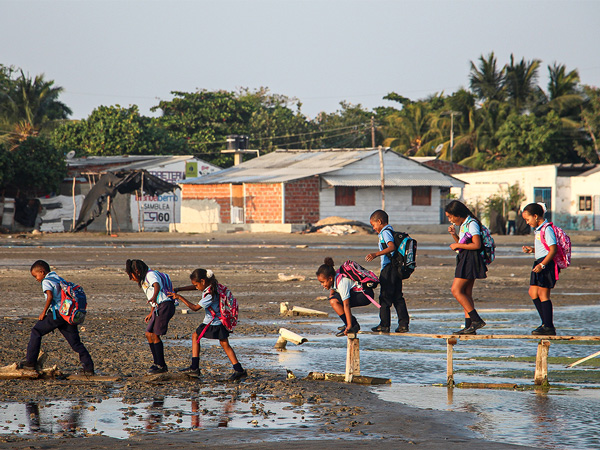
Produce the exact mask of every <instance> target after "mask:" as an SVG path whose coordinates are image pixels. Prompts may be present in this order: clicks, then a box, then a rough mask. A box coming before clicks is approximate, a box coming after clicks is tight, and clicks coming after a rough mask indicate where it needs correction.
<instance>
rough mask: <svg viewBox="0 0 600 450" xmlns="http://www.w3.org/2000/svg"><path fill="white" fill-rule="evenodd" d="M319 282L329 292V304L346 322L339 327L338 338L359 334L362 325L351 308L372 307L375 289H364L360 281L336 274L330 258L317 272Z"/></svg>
mask: <svg viewBox="0 0 600 450" xmlns="http://www.w3.org/2000/svg"><path fill="white" fill-rule="evenodd" d="M317 280H319V283H321V286H323V289H327V290H328V291H329V303H330V304H331V307H332V308H333V310H334V311H335V313H336V314H337V315H338V316H340V319H342V322H344V325H342V326H341V327H339V332H338V333H336V336H338V337H340V336H344V335H347V334H348V333H358V331H359V330H360V325H359V324H358V321H357V320H356V317H354V316H353V315H352V311H351V308H354V307H356V306H367V305H370V304H371V302H372V301H373V300H372V299H373V296H374V295H373V289H372V288H370V287H363V286H361V285H360V283H359V282H358V281H353V280H351V279H350V278H348V277H347V276H344V275H342V274H341V273H338V272H336V270H335V268H334V266H333V259H332V258H330V257H327V258H325V261H324V264H322V265H321V266H320V267H319V269H318V270H317ZM369 298H371V300H370V299H369Z"/></svg>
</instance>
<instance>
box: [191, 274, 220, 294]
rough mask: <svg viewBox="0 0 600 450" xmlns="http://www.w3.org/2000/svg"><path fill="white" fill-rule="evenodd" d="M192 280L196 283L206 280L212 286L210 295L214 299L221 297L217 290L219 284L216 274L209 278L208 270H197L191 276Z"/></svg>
mask: <svg viewBox="0 0 600 450" xmlns="http://www.w3.org/2000/svg"><path fill="white" fill-rule="evenodd" d="M190 280H192V281H195V282H200V280H206V281H207V282H208V284H209V285H210V294H211V295H212V296H213V299H215V298H218V297H219V291H218V289H217V286H218V284H219V282H218V281H217V278H216V277H215V274H214V273H213V274H212V275H211V276H210V277H209V276H208V271H207V270H206V269H196V270H194V271H193V272H192V273H191V274H190Z"/></svg>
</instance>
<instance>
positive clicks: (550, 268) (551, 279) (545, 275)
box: [529, 258, 560, 289]
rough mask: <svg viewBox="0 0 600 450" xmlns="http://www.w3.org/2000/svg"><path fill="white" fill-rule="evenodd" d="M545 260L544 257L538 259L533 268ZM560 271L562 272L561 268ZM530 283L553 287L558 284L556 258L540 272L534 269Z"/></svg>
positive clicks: (531, 284)
mask: <svg viewBox="0 0 600 450" xmlns="http://www.w3.org/2000/svg"><path fill="white" fill-rule="evenodd" d="M543 260H544V258H540V259H536V260H535V261H534V263H533V266H531V268H532V269H533V268H534V267H535V266H537V265H538V264H539V263H541V262H542V261H543ZM558 271H559V272H560V268H559V269H558ZM529 285H530V286H539V287H543V288H548V289H552V288H553V287H554V286H555V285H556V268H555V267H554V260H552V261H550V262H549V263H548V265H547V266H546V268H545V269H542V271H541V272H540V273H535V272H534V271H533V270H532V271H531V277H530V278H529Z"/></svg>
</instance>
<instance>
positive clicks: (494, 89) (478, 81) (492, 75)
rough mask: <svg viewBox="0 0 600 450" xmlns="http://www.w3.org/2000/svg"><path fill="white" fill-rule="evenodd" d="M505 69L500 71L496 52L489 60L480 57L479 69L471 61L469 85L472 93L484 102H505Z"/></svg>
mask: <svg viewBox="0 0 600 450" xmlns="http://www.w3.org/2000/svg"><path fill="white" fill-rule="evenodd" d="M505 71H506V69H505V68H502V69H499V68H498V64H497V61H496V56H495V55H494V52H491V53H490V54H489V55H488V56H487V58H485V57H484V56H483V55H481V56H480V57H479V67H477V66H476V65H475V63H474V62H473V61H471V70H470V74H469V84H470V87H471V91H473V92H474V93H475V95H476V96H477V98H478V99H479V100H481V101H483V102H489V101H504V99H505V98H506V93H505V86H504V76H505Z"/></svg>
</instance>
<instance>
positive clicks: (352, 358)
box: [344, 334, 360, 383]
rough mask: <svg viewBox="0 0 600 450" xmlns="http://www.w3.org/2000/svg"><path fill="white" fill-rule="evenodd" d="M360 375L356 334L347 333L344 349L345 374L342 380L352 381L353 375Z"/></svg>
mask: <svg viewBox="0 0 600 450" xmlns="http://www.w3.org/2000/svg"><path fill="white" fill-rule="evenodd" d="M359 375H360V348H359V339H358V338H357V337H356V334H349V335H348V346H347V350H346V374H345V376H344V381H345V382H346V383H352V379H353V378H354V377H355V376H359Z"/></svg>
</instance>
